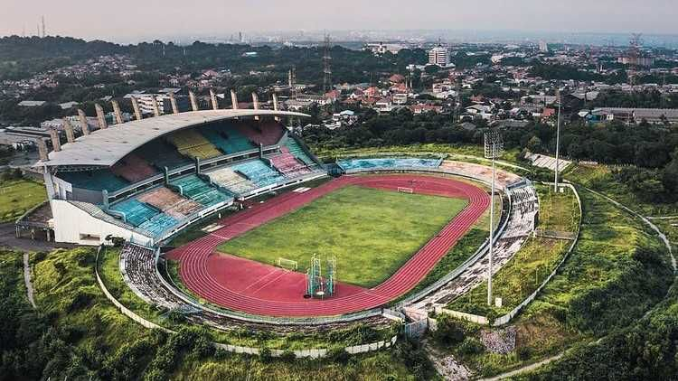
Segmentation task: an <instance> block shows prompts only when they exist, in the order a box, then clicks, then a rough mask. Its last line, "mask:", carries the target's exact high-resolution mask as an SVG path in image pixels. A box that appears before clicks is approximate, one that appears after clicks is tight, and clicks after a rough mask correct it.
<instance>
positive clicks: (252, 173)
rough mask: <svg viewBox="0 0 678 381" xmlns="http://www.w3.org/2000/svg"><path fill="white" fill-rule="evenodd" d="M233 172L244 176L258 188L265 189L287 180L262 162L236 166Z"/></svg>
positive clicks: (257, 161)
mask: <svg viewBox="0 0 678 381" xmlns="http://www.w3.org/2000/svg"><path fill="white" fill-rule="evenodd" d="M232 168H233V170H234V171H236V172H239V173H240V174H242V175H244V176H245V177H246V178H247V179H249V180H250V181H251V182H253V183H255V184H256V185H257V186H258V187H260V188H263V187H266V186H269V185H272V184H275V183H278V182H284V181H285V178H284V177H283V176H282V175H281V174H280V172H278V171H277V170H275V169H273V168H271V167H269V166H268V165H267V164H266V163H264V162H263V161H261V160H252V161H248V162H245V163H242V164H237V165H234V166H233V167H232Z"/></svg>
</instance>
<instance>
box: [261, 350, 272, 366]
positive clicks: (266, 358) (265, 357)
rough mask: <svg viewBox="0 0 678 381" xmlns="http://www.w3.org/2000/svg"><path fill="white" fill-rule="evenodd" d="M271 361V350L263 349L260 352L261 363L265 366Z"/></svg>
mask: <svg viewBox="0 0 678 381" xmlns="http://www.w3.org/2000/svg"><path fill="white" fill-rule="evenodd" d="M271 361H273V354H272V353H271V350H270V349H268V348H264V349H262V350H261V362H263V363H265V364H267V363H270V362H271Z"/></svg>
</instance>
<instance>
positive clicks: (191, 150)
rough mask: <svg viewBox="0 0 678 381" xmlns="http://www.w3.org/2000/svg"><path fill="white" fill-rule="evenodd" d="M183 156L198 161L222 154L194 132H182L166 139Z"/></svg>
mask: <svg viewBox="0 0 678 381" xmlns="http://www.w3.org/2000/svg"><path fill="white" fill-rule="evenodd" d="M167 139H168V140H169V141H170V142H171V143H172V144H174V146H175V147H177V149H178V150H179V153H181V154H182V155H185V156H189V157H192V158H198V159H211V158H214V157H217V156H221V155H222V153H221V151H219V150H218V149H217V147H215V146H214V145H213V144H212V143H210V141H209V140H207V139H206V138H205V137H204V136H203V135H201V134H200V133H199V132H198V131H195V130H190V129H187V130H182V131H179V132H175V133H173V134H171V135H170V136H169V137H168V138H167Z"/></svg>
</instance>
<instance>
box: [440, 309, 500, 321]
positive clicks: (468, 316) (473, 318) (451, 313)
mask: <svg viewBox="0 0 678 381" xmlns="http://www.w3.org/2000/svg"><path fill="white" fill-rule="evenodd" d="M435 312H436V314H438V315H441V314H442V315H449V316H452V317H455V318H457V319H462V320H466V321H470V322H472V323H476V324H480V325H488V324H490V321H489V320H488V319H487V318H486V317H484V316H478V315H471V314H466V313H463V312H459V311H452V310H447V309H444V308H440V307H436V308H435Z"/></svg>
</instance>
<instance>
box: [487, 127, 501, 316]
mask: <svg viewBox="0 0 678 381" xmlns="http://www.w3.org/2000/svg"><path fill="white" fill-rule="evenodd" d="M503 149H504V141H503V139H502V136H501V133H500V132H499V130H491V129H490V130H488V131H487V132H486V133H485V158H487V159H492V193H491V195H492V197H490V250H489V252H488V255H489V263H488V267H487V305H488V306H492V272H493V269H492V267H493V265H494V188H495V178H496V173H497V172H496V165H495V161H496V159H497V158H499V157H501V154H502V151H503Z"/></svg>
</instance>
